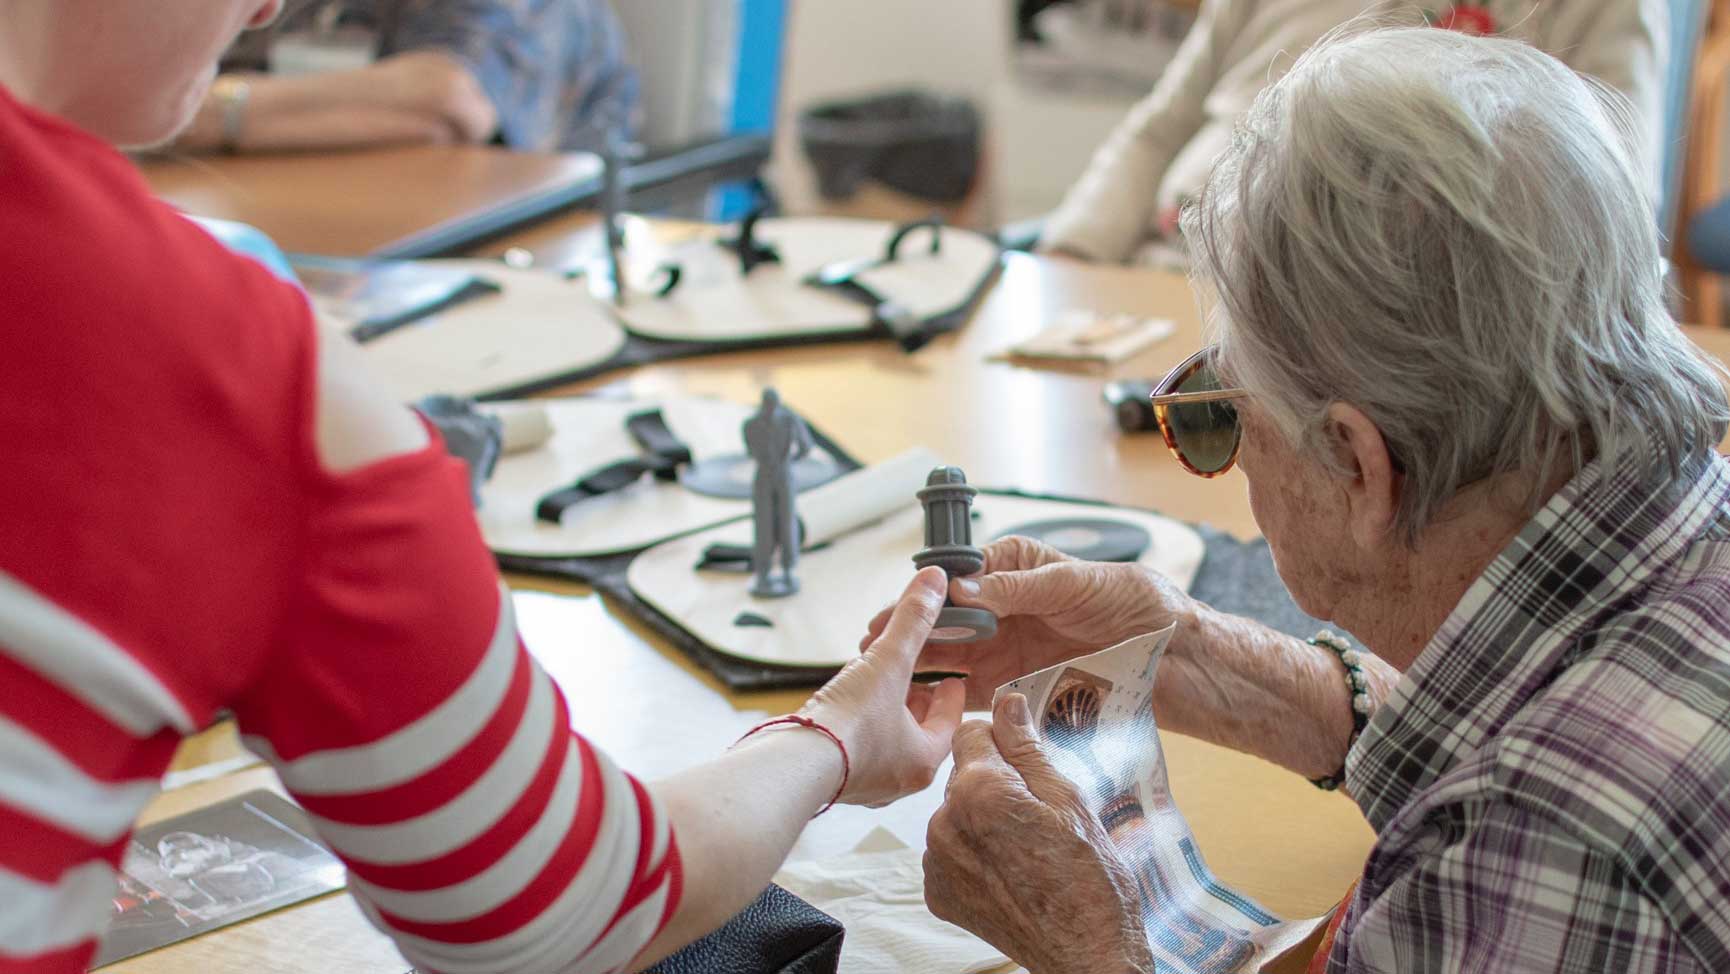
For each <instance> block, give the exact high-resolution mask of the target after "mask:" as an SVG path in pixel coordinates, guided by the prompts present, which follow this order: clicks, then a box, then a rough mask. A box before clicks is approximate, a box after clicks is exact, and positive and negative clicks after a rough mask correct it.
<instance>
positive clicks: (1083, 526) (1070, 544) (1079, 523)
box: [998, 517, 1153, 561]
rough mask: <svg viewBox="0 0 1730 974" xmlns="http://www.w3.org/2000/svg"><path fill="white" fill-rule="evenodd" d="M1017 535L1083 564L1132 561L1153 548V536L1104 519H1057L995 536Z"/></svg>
mask: <svg viewBox="0 0 1730 974" xmlns="http://www.w3.org/2000/svg"><path fill="white" fill-rule="evenodd" d="M1012 534H1019V535H1022V536H1024V537H1028V538H1032V539H1033V540H1035V541H1043V542H1045V543H1046V544H1048V545H1050V546H1052V547H1053V548H1056V549H1057V550H1058V551H1061V552H1063V553H1064V554H1066V555H1069V556H1071V557H1074V558H1080V559H1082V560H1083V561H1135V560H1136V559H1138V558H1140V557H1141V556H1142V553H1143V552H1145V551H1147V548H1148V546H1149V545H1151V544H1153V536H1152V535H1150V534H1148V533H1147V531H1146V530H1145V529H1144V528H1142V527H1141V526H1139V525H1135V524H1130V523H1129V522H1127V521H1113V520H1110V519H1108V518H1103V517H1059V518H1052V519H1051V520H1049V521H1034V522H1032V523H1029V524H1022V525H1018V526H1016V527H1013V528H1010V529H1009V530H1007V531H1005V532H1003V533H1002V534H1000V535H998V537H999V538H1006V537H1008V536H1009V535H1012Z"/></svg>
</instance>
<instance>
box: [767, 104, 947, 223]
mask: <svg viewBox="0 0 1730 974" xmlns="http://www.w3.org/2000/svg"><path fill="white" fill-rule="evenodd" d="M979 130H980V121H979V111H978V110H977V109H975V108H974V107H973V105H972V104H971V103H969V102H967V101H966V100H964V99H960V98H945V97H942V96H938V95H933V94H929V93H926V92H918V91H903V92H891V93H887V94H881V95H872V96H869V97H866V98H855V99H848V100H845V101H833V102H826V103H823V104H820V105H816V106H813V107H811V108H808V109H806V110H805V111H804V112H803V113H801V114H800V116H799V139H800V141H801V142H802V143H803V144H804V147H805V155H806V157H807V158H809V159H810V160H811V166H812V168H813V169H815V170H816V171H817V189H818V192H820V193H822V194H823V196H824V197H825V198H826V199H831V200H840V199H846V198H847V197H849V196H852V195H853V194H854V193H856V192H858V190H859V185H860V183H862V182H864V181H865V180H867V179H876V180H877V181H878V182H881V183H883V184H884V185H885V186H888V187H890V188H891V189H895V190H898V191H900V192H902V193H906V194H907V195H909V196H915V197H918V198H920V199H923V200H929V201H931V202H934V203H957V202H960V201H961V200H963V199H965V198H966V196H967V193H968V191H969V190H971V189H972V188H973V181H974V178H975V177H976V176H977V175H978V171H979V141H980V135H979Z"/></svg>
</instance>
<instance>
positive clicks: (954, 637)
mask: <svg viewBox="0 0 1730 974" xmlns="http://www.w3.org/2000/svg"><path fill="white" fill-rule="evenodd" d="M995 635H997V617H996V616H994V615H992V614H991V613H990V612H988V611H987V610H985V609H970V608H967V607H965V606H959V605H946V606H944V607H943V611H941V612H939V613H937V625H935V626H932V627H931V635H929V636H927V637H925V641H926V642H928V643H974V642H978V641H979V640H981V639H990V638H991V637H992V636H995Z"/></svg>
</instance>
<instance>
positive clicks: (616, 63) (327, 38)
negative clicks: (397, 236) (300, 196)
mask: <svg viewBox="0 0 1730 974" xmlns="http://www.w3.org/2000/svg"><path fill="white" fill-rule="evenodd" d="M637 102H638V79H637V72H636V69H635V68H634V67H632V65H631V63H630V59H629V53H628V51H627V50H626V45H625V37H624V33H623V31H622V30H621V28H620V26H619V22H618V18H617V17H616V16H615V14H614V13H613V9H612V8H611V7H610V6H609V5H608V0H290V2H289V4H288V9H287V10H286V11H285V13H284V15H283V16H282V17H281V18H279V19H278V21H277V22H276V23H275V24H273V25H271V26H270V27H268V28H266V29H264V30H260V31H257V32H253V33H250V34H246V35H243V36H242V37H241V38H240V40H239V41H237V42H236V43H235V45H234V47H232V48H231V49H230V50H229V51H228V52H227V53H226V54H225V55H224V56H223V59H222V74H221V75H220V76H219V77H218V78H217V80H216V83H215V84H214V85H212V86H211V90H210V92H209V93H208V94H207V95H206V96H205V97H204V100H203V102H202V103H201V104H200V106H199V109H198V113H197V115H196V116H195V117H194V118H193V121H192V124H191V125H190V126H189V127H188V128H187V130H186V131H185V132H184V133H182V134H181V136H180V138H179V139H178V141H177V142H176V147H177V148H180V149H183V150H192V151H210V150H223V151H229V152H270V151H290V150H316V149H347V148H362V147H366V146H377V145H405V144H438V143H463V142H473V143H482V142H499V143H502V144H504V145H506V146H509V147H511V148H513V149H521V150H525V151H559V150H590V151H596V150H598V149H599V148H600V147H601V146H602V144H603V143H604V141H605V138H606V134H607V132H608V130H609V129H611V128H613V127H623V128H624V129H625V130H626V131H627V132H630V131H631V130H633V129H634V128H635V125H636V122H637V114H638V105H637Z"/></svg>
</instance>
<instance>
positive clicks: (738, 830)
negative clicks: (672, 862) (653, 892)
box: [636, 728, 841, 967]
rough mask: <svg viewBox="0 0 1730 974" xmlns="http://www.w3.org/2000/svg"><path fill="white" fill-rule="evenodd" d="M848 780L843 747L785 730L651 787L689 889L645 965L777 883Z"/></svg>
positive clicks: (807, 732) (647, 953) (717, 923)
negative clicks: (808, 827) (814, 820)
mask: <svg viewBox="0 0 1730 974" xmlns="http://www.w3.org/2000/svg"><path fill="white" fill-rule="evenodd" d="M840 786H841V752H840V750H839V749H838V748H836V746H835V744H834V742H832V741H830V740H829V739H828V738H826V737H824V736H823V735H822V734H819V733H817V732H815V731H810V730H801V729H797V728H779V729H773V730H769V731H765V732H763V733H761V734H758V735H755V736H754V737H752V738H751V739H750V740H749V741H748V742H747V743H746V744H744V745H741V746H740V747H739V748H738V749H736V750H733V751H729V752H727V753H726V754H724V755H722V756H721V757H720V758H718V759H716V760H714V761H711V762H709V763H708V764H705V765H702V766H701V767H697V768H693V769H691V770H689V771H685V772H682V773H680V774H678V775H675V776H673V777H671V778H668V779H666V780H665V781H661V782H658V783H656V784H655V785H654V786H653V790H654V792H655V795H656V797H657V798H658V799H659V800H660V802H661V804H662V806H663V807H664V808H665V809H666V810H667V814H668V816H669V817H670V818H671V820H672V823H673V835H674V836H675V838H676V840H677V842H678V843H679V858H680V861H681V863H682V864H683V870H684V895H683V896H682V898H681V900H680V904H679V908H678V912H676V913H675V914H674V915H673V918H672V920H671V921H669V922H668V924H667V927H666V929H665V930H662V931H661V934H660V935H659V936H658V937H656V938H655V939H654V940H653V941H651V942H650V944H649V945H648V946H647V947H645V948H644V949H643V953H642V954H641V955H639V956H638V958H637V962H636V963H637V967H642V966H644V965H647V964H650V963H653V962H655V961H658V960H660V959H662V958H663V957H666V956H667V955H668V954H670V953H672V952H674V951H676V950H678V949H679V948H680V947H683V946H685V945H686V944H688V943H690V942H691V941H693V940H696V939H697V938H698V937H701V936H703V935H704V934H706V933H708V932H709V931H711V930H713V929H715V928H716V927H718V926H720V925H721V924H722V923H725V922H726V921H727V920H728V919H730V918H731V917H732V916H733V915H734V914H736V913H738V912H739V911H740V910H742V909H744V908H745V907H747V906H749V905H750V904H751V901H752V900H754V899H756V898H757V896H758V895H759V894H760V893H762V891H763V889H764V888H765V887H767V886H768V885H769V881H770V879H771V878H772V877H773V876H774V875H775V871H776V870H777V869H779V868H781V863H782V862H783V861H784V860H785V859H786V858H787V853H788V852H789V851H790V850H791V849H792V848H793V843H794V842H795V841H797V840H798V838H799V833H800V832H801V831H803V830H804V828H805V824H806V823H807V822H809V821H810V820H811V817H812V816H813V815H815V814H816V813H817V811H818V810H819V809H821V808H822V807H823V806H824V805H826V804H827V803H828V802H829V799H830V798H832V797H834V795H835V790H836V789H837V788H839V787H840Z"/></svg>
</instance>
